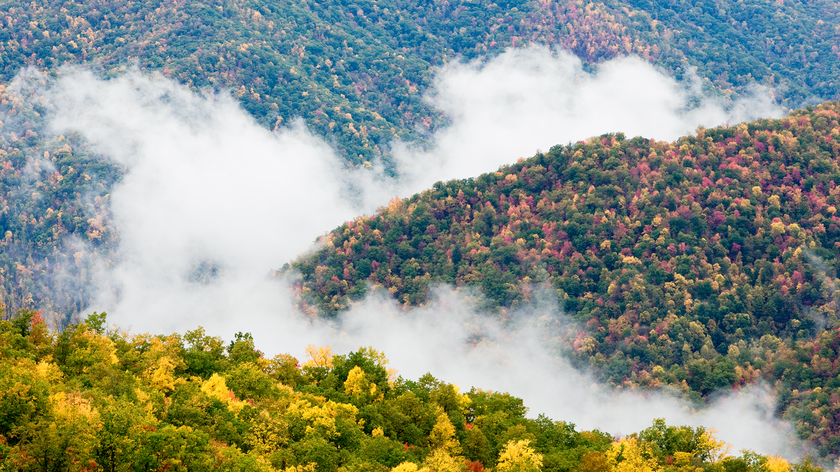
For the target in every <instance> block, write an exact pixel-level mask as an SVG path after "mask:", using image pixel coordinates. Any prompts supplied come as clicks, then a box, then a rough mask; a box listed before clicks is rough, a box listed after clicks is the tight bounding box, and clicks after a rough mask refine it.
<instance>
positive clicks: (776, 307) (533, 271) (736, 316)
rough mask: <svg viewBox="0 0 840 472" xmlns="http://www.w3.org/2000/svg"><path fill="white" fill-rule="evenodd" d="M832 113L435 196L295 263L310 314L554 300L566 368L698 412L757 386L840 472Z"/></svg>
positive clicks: (618, 144)
mask: <svg viewBox="0 0 840 472" xmlns="http://www.w3.org/2000/svg"><path fill="white" fill-rule="evenodd" d="M838 112H840V104H838V103H837V102H829V103H825V104H823V105H820V106H817V107H809V108H807V109H804V110H800V111H796V112H794V113H792V114H791V115H790V116H788V117H786V118H784V119H780V120H762V121H758V122H754V123H749V124H741V125H738V126H734V127H721V128H714V129H700V130H699V131H698V132H697V134H696V135H693V136H687V137H684V138H681V139H680V140H678V141H676V142H673V143H667V142H654V141H653V140H647V139H643V138H633V139H627V138H626V137H625V136H623V135H622V134H614V135H613V134H611V135H604V136H601V137H597V138H592V139H590V140H588V141H587V142H580V143H577V144H574V145H569V146H556V147H554V148H552V149H551V150H550V151H549V152H547V153H544V154H538V155H536V156H534V157H532V158H530V159H527V160H522V161H520V162H519V163H517V164H515V165H511V166H505V167H503V168H501V169H499V171H497V172H495V173H489V174H483V175H481V176H479V177H477V178H475V179H467V180H460V181H458V180H456V181H451V182H446V183H443V182H440V183H438V184H436V185H435V186H434V188H433V189H431V190H428V191H425V192H422V193H420V194H418V195H415V196H413V197H411V198H409V199H405V200H394V201H392V202H391V204H390V205H389V206H388V207H386V208H382V209H381V211H380V212H379V213H377V214H375V215H372V216H365V217H359V218H357V219H356V220H354V221H351V222H348V223H346V224H345V225H343V226H341V227H339V228H337V229H336V230H334V231H332V232H331V233H329V234H328V235H327V236H326V237H325V238H324V240H323V247H322V249H320V250H319V251H318V252H316V253H314V254H310V255H306V256H303V257H301V258H300V259H299V260H298V261H296V262H294V263H293V264H292V265H291V268H292V269H293V270H294V271H297V272H299V273H300V274H301V277H302V278H301V280H300V281H299V283H298V285H297V289H298V291H299V293H300V296H301V299H300V303H301V305H302V307H303V309H304V310H307V309H309V308H308V306H309V305H314V306H315V307H317V308H318V309H319V310H321V311H322V312H325V313H335V312H337V311H340V310H342V309H344V308H346V307H347V306H348V304H350V303H351V302H352V300H354V299H358V298H360V297H362V296H363V295H364V294H365V293H366V292H367V290H368V287H369V286H370V285H371V284H372V285H374V286H381V287H383V288H385V289H387V290H388V291H389V292H390V293H391V294H393V296H394V297H396V298H397V299H398V300H400V301H401V302H404V303H405V304H406V305H420V304H423V303H424V302H425V301H426V297H427V295H428V288H429V286H430V285H433V284H438V283H448V284H454V285H458V286H475V287H478V288H480V289H481V290H482V291H483V293H484V295H485V297H486V299H487V306H488V308H492V307H507V308H514V307H516V306H518V305H519V304H521V303H523V302H527V301H529V299H530V294H531V293H532V291H533V290H537V289H539V288H541V287H550V288H551V289H553V290H555V291H556V293H557V296H558V298H559V301H560V303H561V304H562V306H563V308H564V309H565V311H566V313H567V314H568V315H569V316H570V317H572V318H573V319H574V320H576V321H577V323H578V324H579V332H578V336H577V339H575V340H574V342H573V344H572V345H571V346H567V347H566V349H567V350H568V354H569V355H570V356H572V357H573V358H574V359H576V360H577V362H578V363H579V365H581V366H591V367H594V368H595V369H597V370H598V371H599V372H600V373H601V375H602V376H603V378H604V380H606V381H609V382H611V383H613V384H615V385H623V386H628V387H631V386H646V387H657V386H660V385H673V386H675V387H677V388H679V389H682V390H684V391H685V392H686V394H687V395H688V396H690V397H693V398H696V399H700V398H702V397H704V396H705V395H707V394H710V393H712V392H714V391H715V390H718V389H722V388H729V387H737V386H738V385H744V384H747V383H751V382H755V381H756V380H758V379H761V378H764V379H766V380H768V381H769V382H771V384H772V383H775V385H776V387H777V389H778V391H779V393H780V400H779V402H780V403H779V411H780V413H783V415H784V417H786V418H789V419H790V420H792V421H794V422H795V423H796V424H797V430H798V432H799V433H800V434H801V435H802V437H804V438H807V439H810V440H813V441H815V443H817V444H818V445H819V447H820V451H821V452H822V453H823V454H827V455H831V456H835V455H836V454H838V452H840V439H838V438H840V436H838V433H840V424H838V423H837V418H838V412H840V411H838V408H840V402H838V401H837V398H839V397H838V395H839V394H840V382H838V374H840V370H838V365H837V352H838V351H837V349H838V347H840V344H838V343H840V331H838V328H840V326H838V306H837V302H838V296H840V293H838V292H837V290H836V287H837V286H838V284H840V279H838V272H837V271H838V268H840V264H839V263H838V261H839V260H838V256H840V217H838V215H837V208H836V207H837V205H838V204H840V187H838V186H837V184H836V182H840V166H838V156H840V143H838V141H837V139H838V135H840V114H838ZM505 313H507V309H506V308H503V309H502V315H503V316H504V315H505Z"/></svg>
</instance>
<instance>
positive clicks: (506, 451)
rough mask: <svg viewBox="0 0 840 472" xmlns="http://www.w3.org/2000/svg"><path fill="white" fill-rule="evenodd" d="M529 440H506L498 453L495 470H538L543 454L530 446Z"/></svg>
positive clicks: (507, 471)
mask: <svg viewBox="0 0 840 472" xmlns="http://www.w3.org/2000/svg"><path fill="white" fill-rule="evenodd" d="M530 444H531V441H529V440H528V439H522V440H520V441H508V443H507V444H505V447H504V448H503V449H502V452H501V453H500V454H499V462H498V463H497V464H496V471H497V472H539V470H540V469H541V468H542V464H543V456H542V454H539V453H538V452H536V451H534V449H533V448H532V447H531V446H530Z"/></svg>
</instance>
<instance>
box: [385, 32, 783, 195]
mask: <svg viewBox="0 0 840 472" xmlns="http://www.w3.org/2000/svg"><path fill="white" fill-rule="evenodd" d="M700 88H701V87H700V85H699V79H697V78H696V77H695V78H694V80H693V81H690V82H688V83H678V82H677V81H676V80H674V79H673V78H671V77H669V76H667V75H665V74H663V73H661V72H660V71H658V70H657V69H655V68H654V67H653V66H652V65H651V64H649V63H647V62H645V61H643V60H641V59H639V58H638V57H623V58H619V59H615V60H612V61H608V62H605V63H602V64H600V65H598V66H597V68H596V71H595V73H592V74H591V73H587V72H585V71H584V69H583V64H582V63H581V61H580V59H579V58H578V57H576V56H574V55H572V54H570V53H568V52H565V51H552V50H550V49H548V48H545V47H530V48H526V49H515V50H509V51H508V52H506V53H505V54H502V55H500V56H498V57H496V58H495V59H492V60H490V61H487V62H485V61H482V60H475V61H472V62H467V63H464V62H454V63H452V64H450V65H449V66H447V67H446V68H444V70H443V71H442V72H441V73H440V74H439V75H438V78H437V80H436V81H435V87H434V90H433V92H432V93H430V94H429V96H428V100H430V101H431V102H432V103H433V104H434V105H435V106H436V107H437V108H439V109H440V110H442V111H443V112H444V113H445V114H446V115H447V116H448V117H449V118H450V121H451V123H452V125H451V126H449V127H446V128H443V129H441V130H439V131H437V132H436V133H434V134H433V136H432V139H431V141H432V145H431V146H428V147H426V148H420V147H417V146H411V145H407V144H404V143H397V144H396V145H395V147H394V154H395V156H396V158H397V161H398V166H399V167H400V170H401V172H402V174H403V176H404V177H403V179H402V181H401V185H403V186H407V187H409V188H411V189H412V190H414V191H419V190H421V189H423V188H428V187H430V186H431V185H432V184H433V183H434V182H435V181H437V180H448V179H452V178H466V177H474V176H476V175H478V174H479V173H483V172H488V171H491V170H495V169H496V168H498V167H499V166H500V165H503V164H509V163H511V162H513V160H515V158H516V157H519V156H522V157H530V156H532V155H533V154H534V151H535V150H536V149H542V150H548V149H549V148H550V147H551V146H553V145H555V144H567V143H569V142H576V141H578V140H582V139H586V138H589V137H591V136H598V135H601V134H604V133H611V132H623V133H624V134H625V135H626V136H627V137H628V138H632V137H634V136H643V137H646V138H654V139H657V140H666V141H671V140H674V139H677V138H679V137H680V136H684V135H686V134H690V133H693V132H694V130H696V129H697V127H698V126H705V127H712V126H718V125H722V124H725V123H733V124H736V123H740V122H742V121H749V120H754V119H757V118H770V117H781V116H782V110H781V109H780V108H778V107H777V106H776V105H774V104H773V102H772V99H771V96H770V95H769V93H768V92H767V91H766V90H762V89H760V88H755V89H754V90H753V91H752V93H750V94H746V95H744V96H742V97H741V98H739V99H737V100H735V101H733V102H729V103H725V102H724V101H723V100H721V99H718V98H712V97H707V96H704V95H703V94H702V93H701V91H700Z"/></svg>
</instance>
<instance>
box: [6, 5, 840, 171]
mask: <svg viewBox="0 0 840 472" xmlns="http://www.w3.org/2000/svg"><path fill="white" fill-rule="evenodd" d="M0 17H5V23H6V25H5V26H6V27H5V28H4V29H3V31H2V33H1V34H0V52H2V54H0V64H2V66H3V67H2V69H3V72H2V74H0V80H2V81H6V82H8V81H10V80H11V79H12V78H13V77H14V75H15V74H17V73H18V72H19V71H20V70H21V68H22V67H24V66H25V65H32V66H35V67H37V68H39V69H42V70H51V71H54V70H55V69H56V67H58V66H60V65H62V64H88V65H90V66H92V67H94V68H95V69H98V70H101V71H102V73H104V74H106V75H116V74H119V73H120V71H122V70H125V68H126V67H131V66H132V65H133V64H136V65H138V66H139V67H141V68H142V69H145V70H149V71H157V72H161V73H163V74H164V75H166V76H168V77H172V78H174V79H176V80H178V81H179V82H181V83H184V84H187V85H190V86H193V87H196V88H212V89H225V88H226V89H231V90H233V91H234V94H235V95H236V97H237V98H239V99H240V100H241V102H242V104H243V106H244V107H245V108H246V109H247V110H248V111H249V112H251V113H252V114H253V115H254V116H255V117H256V118H257V119H258V120H259V121H260V122H261V123H262V124H264V125H265V126H267V127H269V128H273V127H275V126H277V125H279V124H282V123H284V122H287V121H288V120H289V119H291V118H293V117H295V116H302V117H304V118H305V119H306V122H307V124H308V126H310V127H311V128H313V129H315V130H317V131H318V132H319V133H321V134H323V135H324V136H329V137H330V138H331V139H333V140H334V142H335V143H336V145H337V146H338V148H339V149H340V150H341V152H343V153H344V155H345V157H346V159H347V160H348V163H350V164H354V165H358V164H361V163H362V162H363V161H369V160H371V159H372V158H374V157H380V156H381V155H382V152H383V151H387V144H388V142H389V141H390V140H391V139H393V138H394V137H395V136H398V137H400V138H403V139H416V138H418V137H419V135H418V132H417V130H416V126H417V125H418V124H421V125H422V126H424V127H425V129H427V130H428V129H434V128H435V127H436V126H438V125H439V124H440V123H441V122H442V121H441V120H443V119H444V117H441V116H439V115H438V114H437V113H436V112H435V111H434V110H433V109H431V108H430V107H429V105H428V104H426V103H424V102H423V101H422V100H421V96H422V94H423V93H424V92H425V91H427V90H428V88H429V86H430V85H431V81H432V79H433V74H434V72H435V70H437V68H438V67H439V66H441V65H443V64H445V63H447V62H449V61H451V60H453V59H455V58H457V57H461V58H465V59H470V58H476V57H484V56H493V55H495V54H498V53H500V52H502V51H504V49H505V48H508V47H524V46H527V45H529V44H534V43H536V44H543V45H548V46H558V47H562V48H564V49H568V50H570V51H572V52H574V53H575V54H577V55H578V56H579V57H581V58H582V59H583V60H584V61H586V62H588V63H597V62H599V61H602V60H605V59H610V58H614V57H616V56H619V55H627V54H635V55H639V56H641V57H643V58H645V59H647V60H649V61H651V62H652V63H654V64H660V65H662V66H663V67H665V68H666V69H668V70H669V71H671V72H672V73H673V74H674V75H675V76H676V77H677V78H683V77H684V74H685V73H686V72H687V70H688V69H689V68H691V67H696V68H697V70H698V73H699V74H700V76H701V77H703V78H705V79H708V81H709V82H710V83H714V84H715V86H717V87H718V88H719V89H721V90H723V91H726V92H727V93H731V92H737V91H740V90H743V89H744V87H745V86H748V85H750V84H753V83H758V84H764V85H768V86H770V87H771V88H774V89H775V90H776V94H777V98H778V100H779V101H780V102H781V103H784V104H785V105H787V106H788V107H796V106H800V104H801V103H802V102H803V100H811V101H813V100H815V99H816V100H818V101H822V100H826V99H831V98H838V91H840V84H837V83H835V82H837V79H836V77H837V76H838V73H840V68H838V64H840V51H838V49H837V47H838V46H837V37H838V34H840V19H838V7H837V5H836V4H835V3H834V2H830V1H827V0H826V1H819V2H810V3H808V4H801V3H797V2H788V3H785V2H767V1H749V2H744V1H740V2H732V3H721V4H719V3H715V2H706V3H701V4H697V3H696V2H682V3H680V2H672V3H669V4H660V3H659V2H645V1H630V2H627V3H622V2H607V3H601V2H583V1H580V0H577V1H568V2H540V1H521V0H513V1H505V2H499V3H496V2H489V1H478V0H477V1H473V0H469V1H456V2H449V1H438V2H403V1H394V0H387V1H376V2H373V1H367V0H364V1H358V2H351V1H337V0H322V1H307V2H292V1H283V2H267V1H264V0H251V1H222V0H216V1H211V2H205V3H200V2H196V1H178V2H174V3H173V2H163V1H149V2H116V1H97V2H75V1H53V2H47V3H42V4H39V5H38V6H37V8H33V7H31V5H30V4H29V3H25V2H15V1H7V2H4V4H3V6H2V7H0ZM386 157H387V156H386Z"/></svg>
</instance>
